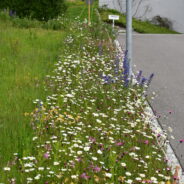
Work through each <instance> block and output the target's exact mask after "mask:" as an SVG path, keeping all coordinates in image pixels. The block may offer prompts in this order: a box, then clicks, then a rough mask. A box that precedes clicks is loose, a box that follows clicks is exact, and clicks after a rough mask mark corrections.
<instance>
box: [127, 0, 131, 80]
mask: <svg viewBox="0 0 184 184" xmlns="http://www.w3.org/2000/svg"><path fill="white" fill-rule="evenodd" d="M126 50H127V52H128V53H127V58H128V61H129V78H130V77H131V76H132V0H126Z"/></svg>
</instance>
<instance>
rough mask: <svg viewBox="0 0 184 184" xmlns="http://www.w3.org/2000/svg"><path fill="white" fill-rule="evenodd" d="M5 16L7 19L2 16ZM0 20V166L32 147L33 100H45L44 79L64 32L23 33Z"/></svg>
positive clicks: (55, 56)
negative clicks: (30, 115)
mask: <svg viewBox="0 0 184 184" xmlns="http://www.w3.org/2000/svg"><path fill="white" fill-rule="evenodd" d="M3 16H4V15H3ZM1 18H2V17H0V35H1V36H0V76H1V82H0V145H1V147H0V165H1V166H2V164H5V163H6V162H7V161H8V160H9V159H10V158H11V156H12V153H13V152H16V151H18V150H23V149H25V148H27V147H29V146H30V138H31V133H32V131H31V128H30V124H29V122H30V120H29V119H27V118H26V117H25V116H24V113H25V112H30V111H31V110H32V109H33V107H34V106H33V103H32V102H33V100H35V99H36V98H41V99H42V98H43V99H44V98H45V97H46V92H45V91H44V90H43V88H44V78H45V76H46V75H47V74H49V73H50V72H51V70H52V68H53V64H54V62H55V61H56V60H57V58H58V55H59V54H60V51H61V49H62V47H63V45H62V40H63V38H64V36H65V32H64V31H60V32H56V31H47V30H43V29H20V28H16V27H13V26H12V25H11V22H10V21H7V20H6V21H4V20H3V18H2V19H1Z"/></svg>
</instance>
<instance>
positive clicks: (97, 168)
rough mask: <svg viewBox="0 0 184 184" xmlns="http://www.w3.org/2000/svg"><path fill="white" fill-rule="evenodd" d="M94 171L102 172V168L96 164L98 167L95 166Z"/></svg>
mask: <svg viewBox="0 0 184 184" xmlns="http://www.w3.org/2000/svg"><path fill="white" fill-rule="evenodd" d="M93 171H94V172H100V171H101V168H100V167H97V166H96V167H94V168H93Z"/></svg>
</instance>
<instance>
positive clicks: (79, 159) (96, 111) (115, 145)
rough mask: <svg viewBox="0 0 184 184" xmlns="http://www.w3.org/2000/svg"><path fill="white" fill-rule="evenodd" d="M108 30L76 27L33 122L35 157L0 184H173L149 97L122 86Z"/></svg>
mask: <svg viewBox="0 0 184 184" xmlns="http://www.w3.org/2000/svg"><path fill="white" fill-rule="evenodd" d="M102 25H103V24H98V25H95V27H93V25H91V26H87V24H84V23H82V22H79V21H74V22H73V24H72V26H71V27H70V31H68V32H67V37H66V39H65V40H64V43H65V47H64V48H63V52H62V54H61V55H60V59H59V61H58V62H57V63H56V64H55V65H54V67H51V68H52V70H53V72H52V74H50V75H49V76H47V82H46V84H45V87H46V88H49V89H50V90H51V91H52V93H51V94H48V95H49V96H47V97H46V98H45V99H44V98H41V100H42V101H43V104H42V105H40V104H39V103H38V106H37V108H35V110H33V113H32V116H31V117H32V120H31V121H32V122H33V124H34V127H35V129H34V134H33V136H34V139H32V140H33V141H32V144H33V145H34V146H33V149H32V150H29V149H26V147H24V148H23V150H24V151H23V152H22V153H21V152H20V151H19V152H18V155H17V156H15V157H14V161H15V162H14V164H9V165H6V166H7V167H4V174H2V176H1V178H0V182H1V181H2V182H4V183H6V182H7V181H8V180H9V179H11V178H15V179H16V183H17V184H24V183H34V184H42V183H43V184H46V183H49V184H50V183H52V184H59V183H66V184H71V183H73V184H77V183H82V184H95V183H101V184H104V183H108V184H110V183H115V184H118V183H123V182H124V183H139V182H138V180H141V182H140V183H143V181H144V182H145V183H148V182H147V180H149V181H150V180H154V179H157V180H158V181H159V182H161V181H167V180H170V176H171V173H170V172H169V171H167V169H169V168H168V166H167V164H166V162H164V161H163V160H164V154H163V152H162V151H161V149H160V148H159V146H158V144H157V141H156V138H155V137H156V136H157V134H158V133H154V132H152V131H151V129H150V127H149V125H148V124H147V123H148V119H150V118H151V117H150V115H148V114H147V113H146V112H144V108H145V98H144V97H143V93H144V92H143V91H144V89H143V88H142V87H140V86H139V85H132V84H131V83H129V87H125V86H124V85H123V83H124V82H123V81H122V77H123V75H122V73H123V69H122V67H120V64H118V63H117V57H118V56H117V55H120V53H118V54H117V52H116V50H115V49H114V48H112V47H110V45H111V43H109V42H108V40H107V39H105V38H104V34H106V32H105V30H104V29H105V27H103V26H102ZM98 26H99V27H98ZM95 30H99V33H98V34H94V31H95ZM101 33H103V35H102V34H101ZM102 40H103V41H104V42H103V43H102ZM99 44H100V45H101V54H100V53H99V50H100V47H99V46H100V45H99ZM35 47H36V46H35ZM121 54H122V53H121ZM115 58H116V64H115V62H114V60H115ZM119 61H120V58H119ZM44 67H45V66H44ZM115 70H116V73H115ZM102 75H103V76H104V77H102ZM105 76H106V77H105ZM109 77H110V78H109ZM112 81H114V82H112ZM43 88H44V87H43V86H42V90H43ZM27 93H29V92H27ZM24 95H27V94H24ZM36 98H39V99H40V96H39V94H37V97H36ZM18 104H20V102H18ZM24 131H25V130H24ZM161 136H162V135H161ZM21 141H22V140H21ZM158 171H159V172H158ZM159 174H163V175H159ZM142 175H144V176H142ZM141 176H142V178H140V177H141ZM153 177H154V178H153ZM137 178H138V179H137ZM27 180H31V181H32V182H27ZM131 180H132V182H131Z"/></svg>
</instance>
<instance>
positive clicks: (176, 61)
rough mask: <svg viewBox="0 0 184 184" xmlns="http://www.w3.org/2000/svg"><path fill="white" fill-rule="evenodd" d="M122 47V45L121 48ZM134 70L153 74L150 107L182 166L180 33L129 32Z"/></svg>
mask: <svg viewBox="0 0 184 184" xmlns="http://www.w3.org/2000/svg"><path fill="white" fill-rule="evenodd" d="M118 40H119V42H120V44H121V45H122V46H123V47H124V46H125V34H119V37H118ZM124 48H125V47H124ZM133 64H135V65H136V67H134V73H136V72H137V71H138V70H142V71H143V75H144V76H145V77H148V76H149V75H150V74H151V73H154V74H155V76H154V78H153V81H152V83H151V86H150V89H149V94H151V93H152V92H155V93H156V97H155V99H154V100H151V101H150V103H151V106H152V107H153V109H154V110H155V111H156V112H157V115H160V116H161V117H160V118H159V122H160V124H161V126H162V127H163V128H164V129H165V130H168V127H171V128H172V129H173V132H172V133H169V135H170V136H171V135H172V136H174V138H175V139H171V146H172V148H173V150H174V152H175V153H176V156H177V158H178V159H179V162H180V164H181V166H182V168H183V169H184V142H183V143H180V141H179V140H180V139H183V140H184V35H182V34H181V35H169V34H168V35H158V34H157V35H156V34H155V35H152V34H134V35H133Z"/></svg>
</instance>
